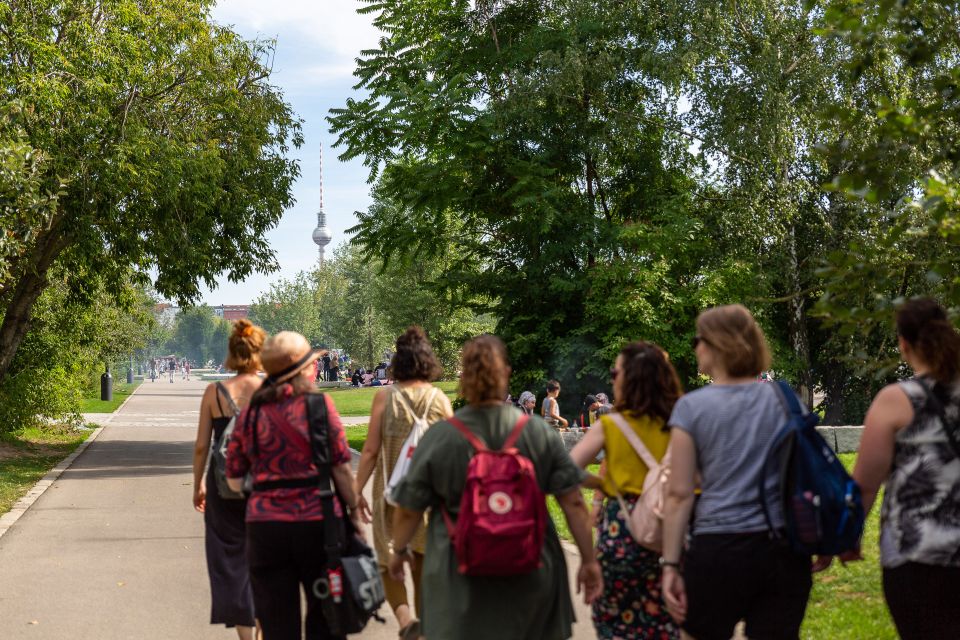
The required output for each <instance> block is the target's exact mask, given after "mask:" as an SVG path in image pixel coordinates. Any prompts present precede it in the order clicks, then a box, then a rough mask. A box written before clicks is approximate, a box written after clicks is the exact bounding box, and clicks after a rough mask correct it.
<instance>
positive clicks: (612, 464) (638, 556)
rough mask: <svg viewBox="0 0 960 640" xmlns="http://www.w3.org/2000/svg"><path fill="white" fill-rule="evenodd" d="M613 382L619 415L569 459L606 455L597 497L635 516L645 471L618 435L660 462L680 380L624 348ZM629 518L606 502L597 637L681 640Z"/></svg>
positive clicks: (638, 346)
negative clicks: (624, 507) (600, 495)
mask: <svg viewBox="0 0 960 640" xmlns="http://www.w3.org/2000/svg"><path fill="white" fill-rule="evenodd" d="M610 375H611V377H612V379H613V380H612V381H613V397H614V400H615V404H614V408H615V409H616V411H617V412H618V413H615V414H607V415H604V416H601V417H600V418H599V420H598V423H599V424H594V427H593V428H592V429H590V430H589V431H588V432H587V434H586V436H584V438H583V440H581V441H580V442H579V443H578V444H577V446H576V447H574V449H573V451H572V452H571V453H570V456H571V457H572V458H573V462H574V463H575V464H576V465H577V466H579V467H586V466H587V465H588V464H591V463H592V462H593V461H594V460H595V459H596V458H597V455H598V454H599V453H600V452H601V451H603V452H604V460H605V464H606V466H605V472H604V478H603V484H602V493H603V494H605V495H606V496H607V497H608V498H610V497H616V496H617V495H618V494H619V495H620V496H621V497H622V498H623V500H624V502H625V504H626V505H627V507H628V508H629V509H630V510H631V511H632V510H633V509H634V508H635V506H636V504H637V501H638V500H639V498H640V495H641V494H642V493H643V483H644V480H645V479H646V477H647V471H648V468H647V465H646V464H645V463H644V462H643V460H641V459H640V457H639V455H638V454H637V452H636V450H635V449H634V448H633V446H632V445H631V444H630V440H628V439H627V436H626V435H625V433H624V431H623V430H624V429H629V430H630V431H632V432H633V434H635V435H636V436H637V437H638V438H639V439H640V442H641V443H642V444H643V446H644V447H646V449H647V450H648V451H649V453H650V454H651V455H652V456H653V457H654V458H655V459H656V460H657V461H658V462H659V461H661V460H662V459H663V456H664V455H665V453H666V451H667V445H668V444H669V441H670V432H669V430H668V429H667V419H668V418H669V417H670V413H671V411H673V406H674V405H675V404H676V402H677V399H678V398H679V397H680V394H681V390H680V380H679V379H678V378H677V373H676V371H674V369H673V366H672V365H671V364H670V361H669V360H667V355H666V353H664V351H663V350H662V349H661V348H660V347H658V346H656V345H654V344H651V343H649V342H634V343H631V344H629V345H627V346H626V347H624V348H623V350H621V351H620V354H619V355H618V356H617V361H616V364H615V365H614V367H613V369H611V370H610ZM588 397H589V396H588ZM598 493H599V492H598ZM626 516H627V514H625V513H624V512H623V510H622V509H621V507H620V503H619V501H617V500H615V499H614V500H607V502H606V508H605V509H604V510H603V512H602V516H601V517H602V520H601V524H600V530H599V537H598V540H597V560H599V561H600V566H601V568H602V569H603V584H604V593H603V595H602V596H601V597H600V598H598V599H597V600H596V601H595V602H594V603H593V624H594V627H596V629H597V637H598V638H601V639H604V640H606V639H610V640H613V639H614V638H616V639H617V640H634V639H636V640H640V639H645V640H646V639H649V640H669V639H673V638H678V637H679V635H680V632H679V629H678V627H677V625H676V624H675V623H674V621H673V619H672V618H671V617H670V614H669V613H667V609H666V606H665V604H664V602H663V592H662V590H661V588H660V554H659V553H657V552H655V551H651V550H649V549H646V548H644V547H642V546H640V545H639V544H637V542H636V541H635V540H634V539H633V537H631V535H630V532H629V530H628V528H627V521H626Z"/></svg>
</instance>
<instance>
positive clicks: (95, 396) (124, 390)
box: [80, 380, 143, 413]
mask: <svg viewBox="0 0 960 640" xmlns="http://www.w3.org/2000/svg"><path fill="white" fill-rule="evenodd" d="M142 383H143V381H142V380H135V381H134V383H133V384H127V383H126V382H120V383H118V382H116V381H115V382H114V383H113V400H110V401H109V402H104V401H103V400H101V399H100V389H99V388H97V389H91V390H89V391H88V392H87V395H86V397H84V399H83V401H82V403H81V405H80V413H113V412H114V411H116V410H117V408H118V407H119V406H120V405H121V404H123V401H124V400H126V399H127V398H128V397H129V396H130V394H131V393H133V392H134V390H135V389H136V388H137V387H139V386H140V385H141V384H142Z"/></svg>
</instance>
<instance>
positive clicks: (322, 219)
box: [313, 151, 333, 264]
mask: <svg viewBox="0 0 960 640" xmlns="http://www.w3.org/2000/svg"><path fill="white" fill-rule="evenodd" d="M331 240H333V234H331V233H330V228H329V227H327V214H326V213H324V211H323V152H322V151H321V152H320V211H318V212H317V228H316V229H314V230H313V241H314V242H315V243H316V244H317V246H318V247H320V264H323V261H324V255H323V254H324V249H325V248H326V246H327V245H328V244H330V241H331Z"/></svg>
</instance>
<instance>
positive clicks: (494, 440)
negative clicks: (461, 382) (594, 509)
mask: <svg viewBox="0 0 960 640" xmlns="http://www.w3.org/2000/svg"><path fill="white" fill-rule="evenodd" d="M456 416H457V417H458V418H460V419H461V420H462V421H463V422H464V423H465V424H466V425H467V426H468V427H469V428H470V429H471V431H473V432H474V433H475V434H477V435H478V436H479V437H480V439H481V440H483V441H484V442H485V443H486V444H487V446H489V447H491V448H500V447H501V446H502V445H503V442H504V440H506V439H507V436H508V435H509V434H510V431H511V430H512V429H513V427H514V425H515V424H516V421H517V419H518V418H519V417H520V410H519V409H517V408H515V407H512V406H509V405H496V406H489V407H471V406H467V407H464V408H463V409H461V410H460V411H457V413H456ZM517 448H518V449H519V450H520V453H522V454H523V455H525V456H527V457H528V458H530V460H532V461H533V465H534V467H535V468H536V472H537V480H538V481H539V483H540V488H541V489H543V491H544V492H545V493H551V494H564V493H567V492H568V491H571V490H572V489H576V488H577V486H578V485H579V484H580V483H581V482H582V481H583V479H584V478H585V473H584V472H583V470H582V469H580V468H578V467H577V466H576V465H575V464H574V463H573V461H572V460H571V459H570V456H569V454H568V453H567V451H566V449H565V448H564V446H563V442H562V441H561V439H560V435H559V434H558V433H557V432H556V431H555V430H553V429H551V428H550V427H548V426H547V425H546V423H545V422H544V421H543V420H542V419H541V418H539V417H537V416H533V417H531V419H530V422H529V423H528V424H527V426H526V427H525V428H524V430H523V433H522V434H521V436H520V440H519V441H518V443H517ZM472 455H473V447H471V446H470V443H469V442H467V440H466V438H464V437H463V435H462V434H461V433H460V432H459V431H457V430H456V429H455V428H454V427H453V425H451V424H450V423H449V422H446V421H441V422H438V423H437V424H435V425H433V427H431V428H430V430H429V431H428V432H427V433H426V435H424V437H423V439H422V440H421V441H420V444H419V446H418V447H417V450H416V453H414V456H413V460H412V462H411V466H410V471H409V472H408V473H407V475H406V477H404V479H403V480H402V481H401V482H400V484H399V485H397V487H396V488H395V490H394V492H393V496H392V497H393V499H394V500H395V501H396V503H397V504H398V505H400V506H402V507H404V508H406V509H411V510H414V511H425V510H427V509H430V510H431V512H430V520H429V526H428V530H427V549H426V556H425V558H424V565H423V577H422V582H421V588H422V590H423V610H422V611H421V612H420V614H421V624H422V625H423V626H422V629H423V635H424V636H426V637H427V638H435V639H437V640H487V639H489V640H566V638H569V637H570V636H571V633H572V631H571V629H572V626H573V622H574V620H575V616H574V612H573V603H572V602H571V600H570V586H569V584H568V583H567V566H566V562H565V560H564V557H563V549H562V548H561V546H560V540H559V538H557V532H556V529H554V527H553V523H552V521H550V520H548V521H547V534H546V538H545V540H544V544H543V552H542V560H543V566H542V567H541V568H540V569H538V570H536V571H533V572H531V573H529V574H526V575H519V576H509V577H503V578H491V577H482V578H468V577H466V576H463V575H460V573H459V572H458V571H457V561H456V557H455V555H454V550H453V545H452V544H451V542H450V536H449V535H448V533H447V528H446V525H445V524H444V521H443V515H442V513H441V511H440V505H441V504H445V505H447V508H448V510H449V511H450V514H451V516H452V517H453V519H454V520H456V515H457V512H458V511H459V508H460V495H461V493H462V491H463V486H464V483H465V481H466V475H467V465H468V464H469V462H470V458H471V457H472Z"/></svg>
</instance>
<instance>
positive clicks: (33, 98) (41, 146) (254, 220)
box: [0, 0, 301, 376]
mask: <svg viewBox="0 0 960 640" xmlns="http://www.w3.org/2000/svg"><path fill="white" fill-rule="evenodd" d="M211 6H212V2H211V1H210V0H145V1H140V2H131V1H130V0H106V1H103V2H96V3H89V2H82V1H79V0H39V2H32V3H5V4H3V5H0V33H2V36H3V43H4V53H3V56H2V62H0V88H2V90H3V92H4V93H5V94H6V95H16V96H17V97H18V100H19V101H20V103H21V104H22V107H20V108H19V110H18V113H17V118H16V121H15V125H16V129H15V131H14V133H13V134H11V133H10V132H9V131H6V132H4V131H3V129H4V127H0V135H2V136H3V138H2V139H0V142H6V141H9V142H6V144H8V146H7V148H8V149H10V150H11V151H10V153H12V154H13V155H8V156H7V158H8V162H6V166H8V168H9V170H12V171H14V173H13V174H8V175H14V176H16V175H17V174H16V171H18V167H19V174H20V178H19V182H20V183H21V184H23V185H25V186H26V190H25V191H24V193H25V194H27V195H28V196H29V197H30V198H31V199H33V200H36V201H37V202H36V205H37V208H38V209H39V210H40V211H41V214H40V215H38V216H27V217H26V218H24V220H23V224H26V225H28V226H30V233H27V234H24V235H23V236H20V238H21V240H22V244H21V246H18V247H16V248H15V250H3V248H2V246H0V265H2V268H0V276H2V275H3V274H9V275H8V276H7V278H6V281H7V282H9V283H12V284H11V285H10V286H8V287H5V288H0V296H2V298H0V305H2V306H0V311H2V313H3V323H2V325H0V376H3V375H5V374H7V373H8V372H9V369H10V366H11V363H12V362H13V359H14V356H15V354H16V352H17V349H18V347H19V346H20V344H21V343H22V341H23V339H24V337H25V335H26V333H27V331H28V329H29V326H30V322H29V321H30V318H31V316H32V310H33V307H34V304H35V303H36V301H37V300H38V299H39V297H40V296H41V294H42V293H43V291H44V289H45V288H46V287H47V286H49V283H50V282H49V274H50V272H51V269H52V268H54V266H55V265H59V266H61V267H62V268H63V273H64V274H65V275H66V278H67V286H68V288H69V289H70V291H71V293H72V294H75V295H78V296H80V297H81V298H82V297H83V296H84V295H86V293H87V290H88V289H89V282H90V281H91V279H94V278H101V277H102V282H103V283H104V286H106V287H108V288H110V289H113V290H118V289H119V286H120V285H119V283H120V282H121V281H123V280H124V278H126V277H127V276H128V274H129V273H131V272H132V278H133V279H134V280H135V281H136V282H137V283H140V284H146V283H148V282H150V281H152V284H153V286H154V287H155V289H156V291H157V292H159V293H160V294H161V295H162V296H164V297H170V298H176V299H179V300H180V301H182V302H189V301H193V300H196V298H197V296H198V294H199V283H200V282H205V283H207V284H208V285H213V284H215V282H216V279H217V277H218V276H220V275H221V274H223V273H226V275H227V277H228V278H230V279H231V280H234V281H236V280H240V279H242V278H243V277H245V276H246V275H248V274H250V273H252V272H253V271H270V270H272V269H274V268H275V260H274V254H273V250H272V249H271V248H270V247H269V245H268V244H267V242H266V240H265V239H264V233H265V232H266V231H267V230H269V229H270V228H272V227H273V226H274V225H275V224H276V223H277V221H278V220H279V218H280V215H281V214H282V212H283V210H284V209H285V208H287V207H288V206H289V205H290V204H291V203H292V196H291V192H290V189H291V185H292V182H293V180H294V179H295V178H296V177H297V175H298V174H299V171H298V167H297V164H296V162H295V161H294V160H292V159H290V158H289V157H288V155H287V154H288V151H289V148H290V147H291V145H299V144H300V142H301V133H300V121H299V120H298V118H297V117H296V116H295V115H294V114H293V113H292V111H291V109H290V106H289V105H288V104H287V103H286V102H285V101H284V99H283V97H282V95H281V94H280V92H279V90H278V89H277V88H276V87H274V86H272V85H271V84H270V82H269V80H270V72H271V64H272V43H271V42H269V41H248V40H244V39H243V38H241V37H239V36H238V35H237V34H236V33H234V32H233V31H231V30H230V29H229V28H226V27H223V26H220V25H217V24H215V23H214V22H213V21H212V20H211V18H210V13H209V12H210V8H211ZM6 129H10V127H6ZM31 154H33V155H32V157H33V158H35V159H34V160H31V159H30V157H28V156H31ZM0 157H2V156H0ZM29 194H36V196H31V195H29ZM53 196H56V197H55V199H54V198H53ZM27 211H28V210H27V209H24V210H22V213H21V215H25V214H26V212H27ZM0 285H2V282H0Z"/></svg>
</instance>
